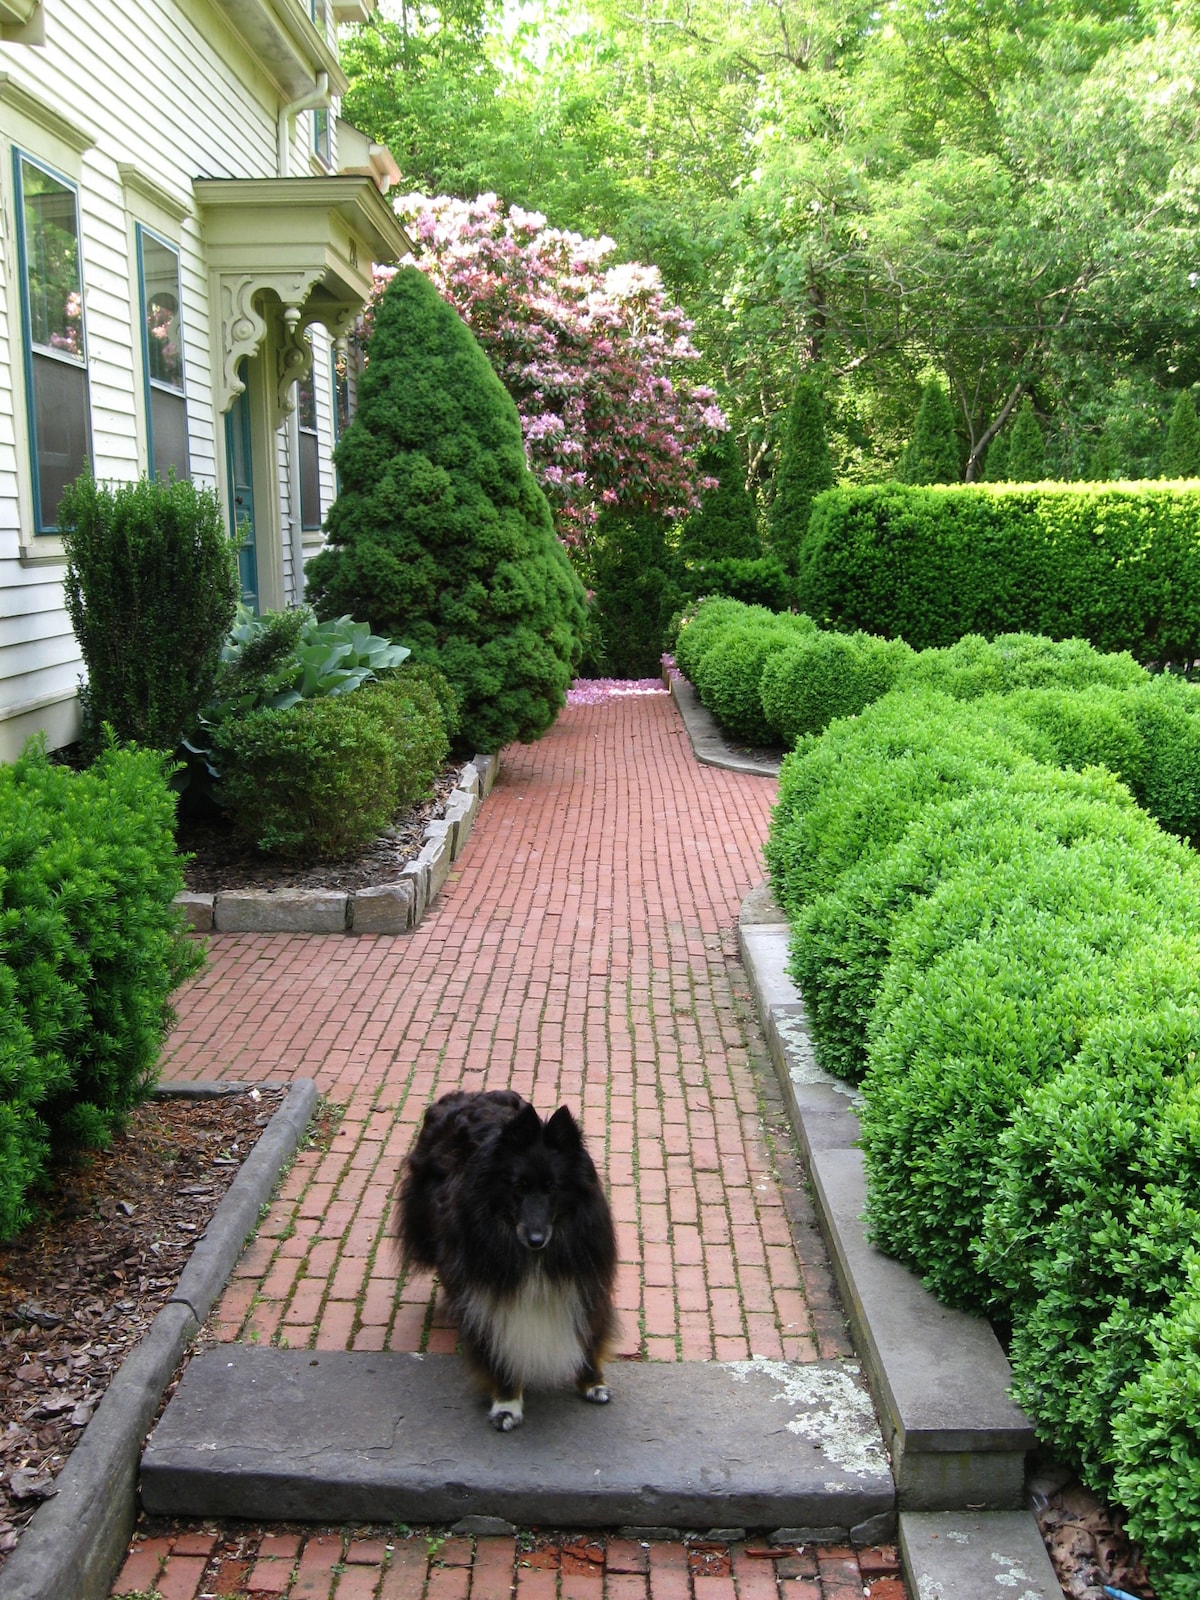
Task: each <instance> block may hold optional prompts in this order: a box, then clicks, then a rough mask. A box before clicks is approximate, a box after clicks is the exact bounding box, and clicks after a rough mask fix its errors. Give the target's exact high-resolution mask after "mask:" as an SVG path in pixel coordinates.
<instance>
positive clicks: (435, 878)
mask: <svg viewBox="0 0 1200 1600" xmlns="http://www.w3.org/2000/svg"><path fill="white" fill-rule="evenodd" d="M499 770H500V757H499V756H498V755H488V756H480V755H477V756H475V757H474V758H473V759H472V760H470V761H468V762H467V764H466V765H465V766H464V767H463V769H462V773H461V775H460V776H459V780H458V784H457V786H456V787H455V788H454V789H453V790H452V792H451V794H450V798H449V799H448V800H447V801H446V807H445V811H444V812H443V814H442V816H441V817H439V818H438V820H437V821H436V822H430V823H427V824H426V827H425V843H424V845H423V846H422V848H421V850H420V853H419V854H418V855H415V856H414V857H413V859H412V860H411V861H408V862H406V863H405V865H404V866H403V867H402V868H401V871H400V876H399V877H398V878H397V879H396V880H395V881H394V882H392V883H384V884H380V885H379V886H378V887H376V888H371V889H351V890H344V889H222V890H220V891H218V892H217V893H215V894H195V893H191V892H185V893H183V894H180V895H176V897H175V903H176V904H177V905H178V906H180V907H181V908H182V910H183V911H184V913H185V915H186V917H187V921H188V925H189V926H190V927H191V928H192V930H193V931H194V932H196V933H407V932H409V930H410V929H412V928H415V927H416V926H417V924H418V923H419V922H420V920H421V918H422V917H423V916H424V915H425V912H426V910H427V908H428V907H429V906H430V905H431V904H432V902H433V900H434V899H435V898H436V896H437V895H438V893H439V892H440V891H441V888H442V885H443V884H444V883H445V881H446V878H447V876H448V875H449V872H450V865H451V863H452V862H453V861H456V860H457V859H458V857H459V856H460V855H461V854H462V851H463V847H464V846H465V844H466V842H467V839H468V837H469V835H470V832H471V826H472V824H473V823H474V821H475V816H476V813H477V812H478V810H479V808H480V806H481V805H482V804H483V802H484V800H485V799H486V798H487V796H488V795H489V794H490V793H491V789H492V785H493V783H495V781H496V774H497V773H498V772H499Z"/></svg>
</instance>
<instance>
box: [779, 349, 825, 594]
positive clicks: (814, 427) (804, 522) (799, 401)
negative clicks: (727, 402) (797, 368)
mask: <svg viewBox="0 0 1200 1600" xmlns="http://www.w3.org/2000/svg"><path fill="white" fill-rule="evenodd" d="M776 460H777V462H778V466H777V467H776V469H775V497H774V499H773V500H772V501H771V509H770V510H769V511H768V513H767V542H768V544H769V545H770V546H771V547H772V549H773V550H774V551H775V553H776V554H777V555H778V556H779V559H780V560H781V561H782V562H783V564H784V566H785V567H786V568H787V569H788V571H789V572H795V570H796V560H797V551H798V550H799V548H800V541H801V540H802V539H803V538H804V535H805V534H806V533H807V532H808V521H809V518H810V517H811V516H812V503H813V500H814V499H815V498H816V496H817V495H819V494H820V493H821V490H822V489H831V488H832V487H833V462H832V461H831V460H830V458H829V441H828V440H827V438H826V437H825V414H824V406H823V404H822V401H821V391H820V389H819V388H818V387H817V385H816V383H815V382H814V380H813V379H812V378H811V377H808V376H807V375H805V376H802V377H800V378H798V379H797V381H796V387H795V389H794V390H793V391H792V399H791V404H790V405H789V406H788V412H787V417H786V419H785V421H784V427H783V437H782V439H781V440H780V442H779V453H778V456H777V457H776Z"/></svg>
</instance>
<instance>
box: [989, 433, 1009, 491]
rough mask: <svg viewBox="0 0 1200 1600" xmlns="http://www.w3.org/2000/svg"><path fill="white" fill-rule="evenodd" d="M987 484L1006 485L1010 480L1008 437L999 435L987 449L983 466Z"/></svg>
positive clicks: (1005, 434) (1002, 434)
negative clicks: (1007, 480)
mask: <svg viewBox="0 0 1200 1600" xmlns="http://www.w3.org/2000/svg"><path fill="white" fill-rule="evenodd" d="M983 477H984V482H985V483H1004V482H1005V481H1006V479H1007V478H1008V435H1007V433H998V434H997V435H996V437H995V438H994V439H993V440H992V442H991V444H990V445H988V447H987V459H986V461H985V462H984V466H983Z"/></svg>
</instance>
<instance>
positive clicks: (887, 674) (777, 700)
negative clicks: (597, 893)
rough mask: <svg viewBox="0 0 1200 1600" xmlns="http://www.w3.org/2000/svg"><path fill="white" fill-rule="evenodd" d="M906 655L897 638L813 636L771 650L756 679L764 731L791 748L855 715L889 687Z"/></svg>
mask: <svg viewBox="0 0 1200 1600" xmlns="http://www.w3.org/2000/svg"><path fill="white" fill-rule="evenodd" d="M911 655H912V651H911V650H910V649H909V647H908V646H907V645H906V644H905V643H904V641H903V639H879V638H876V637H875V636H874V635H873V634H869V633H824V632H817V633H813V634H811V635H809V636H808V637H807V638H803V639H800V640H798V641H797V642H796V643H795V644H788V645H786V646H785V647H784V648H783V649H780V650H776V651H774V652H773V653H772V654H771V655H770V656H769V657H768V659H767V661H766V663H765V665H764V667H763V670H762V676H761V678H760V680H759V698H760V700H761V702H762V709H763V716H764V718H765V721H766V724H767V727H768V728H769V729H770V730H771V732H772V734H774V736H775V737H776V738H777V739H779V740H781V741H782V742H783V744H785V745H787V746H789V747H790V746H792V745H794V744H795V742H796V740H797V739H798V738H799V737H800V735H801V734H805V733H820V732H821V731H822V730H823V729H824V728H826V727H828V725H829V724H830V723H831V722H832V721H833V720H834V718H835V717H850V716H854V715H856V714H857V713H858V712H859V711H861V710H862V709H863V708H864V706H869V705H870V704H871V702H872V701H873V700H878V699H879V697H880V696H881V695H884V694H886V693H887V691H888V690H889V689H890V688H891V687H892V684H893V683H895V681H896V679H897V677H898V676H899V675H900V674H901V673H902V672H903V671H904V667H905V664H906V660H907V658H908V657H910V656H911Z"/></svg>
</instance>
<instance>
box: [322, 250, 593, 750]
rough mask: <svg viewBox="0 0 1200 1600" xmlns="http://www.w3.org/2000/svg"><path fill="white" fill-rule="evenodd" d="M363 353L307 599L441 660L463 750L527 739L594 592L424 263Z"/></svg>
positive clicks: (380, 313) (403, 284)
mask: <svg viewBox="0 0 1200 1600" xmlns="http://www.w3.org/2000/svg"><path fill="white" fill-rule="evenodd" d="M367 357H368V360H367V368H366V371H365V372H364V373H363V376H362V379H361V382H360V384H359V405H358V413H357V415H356V417H355V419H354V422H353V423H352V424H351V425H350V427H349V428H348V429H347V431H346V433H345V434H344V435H343V437H342V440H341V442H340V444H339V445H338V448H337V452H336V461H337V465H338V471H339V473H340V476H341V485H342V487H341V492H340V494H339V495H338V498H337V500H336V501H335V502H334V504H333V506H332V507H331V509H330V512H329V519H328V522H327V524H326V526H327V531H328V536H329V543H328V545H327V547H326V548H325V549H324V550H322V551H321V552H320V553H319V554H318V555H316V556H314V558H313V559H312V561H311V562H309V564H308V569H307V573H308V592H309V596H310V598H311V599H312V602H313V604H314V606H315V608H316V610H317V614H318V615H319V616H321V617H334V616H339V615H343V614H346V613H349V614H350V615H351V616H354V617H357V618H359V619H361V620H364V621H367V622H369V623H370V625H371V627H372V629H373V630H374V632H376V633H380V634H384V635H386V636H387V637H389V638H391V639H394V640H396V641H397V642H399V643H401V644H405V645H407V646H408V647H409V648H410V649H411V650H412V652H413V659H414V661H417V662H428V663H430V664H431V665H433V666H436V667H438V668H440V670H441V671H442V672H443V673H444V674H445V676H446V677H447V678H448V679H449V681H450V683H451V684H452V686H453V688H454V691H455V693H456V695H457V696H458V700H459V708H460V715H461V729H460V733H459V743H460V745H461V746H462V747H463V748H468V749H475V750H480V751H492V750H498V749H500V748H501V746H503V745H505V744H508V743H509V742H510V741H511V740H513V739H519V740H521V741H523V742H525V743H529V742H530V741H532V740H534V739H536V738H538V736H539V735H540V734H542V733H544V732H545V731H546V729H547V728H548V727H549V726H550V725H551V723H552V722H553V721H554V719H555V717H556V716H557V715H558V713H559V711H560V710H561V708H562V706H563V705H564V704H565V701H566V691H567V689H568V687H569V685H570V682H571V678H572V675H573V673H574V670H575V667H576V665H577V663H578V661H579V655H580V649H581V645H580V639H581V635H582V630H583V622H584V594H583V586H582V584H581V583H580V581H579V579H578V578H577V576H576V575H575V572H574V570H573V568H572V567H571V564H570V562H569V561H568V559H567V555H566V552H565V551H564V549H563V548H562V546H561V545H560V544H559V542H558V540H557V539H556V537H555V534H554V527H553V524H552V522H551V518H550V508H549V506H548V505H547V503H546V498H545V496H544V495H543V494H542V491H541V490H540V488H539V487H538V485H537V483H536V481H535V479H534V477H533V475H532V473H531V472H530V471H529V468H528V466H527V465H526V461H525V450H524V444H523V442H522V437H521V424H520V420H519V418H518V416H517V410H516V407H515V406H514V404H513V402H512V400H511V399H510V397H509V395H508V394H507V392H506V391H505V389H504V386H503V385H502V384H501V382H500V380H499V378H498V377H497V376H496V374H495V372H494V371H493V369H492V367H491V364H490V363H489V361H488V358H487V356H486V355H485V354H484V352H483V350H482V349H481V348H480V346H479V344H478V343H477V342H476V340H475V337H474V335H473V334H472V333H471V331H470V329H469V328H468V327H467V325H466V323H465V322H463V320H462V318H461V317H460V316H459V315H458V313H457V312H456V311H455V310H453V309H452V308H451V307H450V306H449V305H447V304H446V302H445V301H444V300H442V299H441V298H440V296H439V295H438V293H437V291H436V290H435V289H434V288H433V286H432V284H430V282H429V280H428V279H427V278H426V277H425V276H424V274H423V273H421V272H419V271H418V270H417V269H416V268H415V267H405V268H401V270H400V271H399V272H398V273H397V274H396V275H395V277H394V278H393V279H392V281H391V283H390V284H389V285H388V287H387V289H386V291H385V292H384V294H383V296H382V297H381V299H380V301H379V304H378V307H377V309H376V315H375V326H374V329H373V331H372V334H371V339H370V343H369V345H368V347H367Z"/></svg>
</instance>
